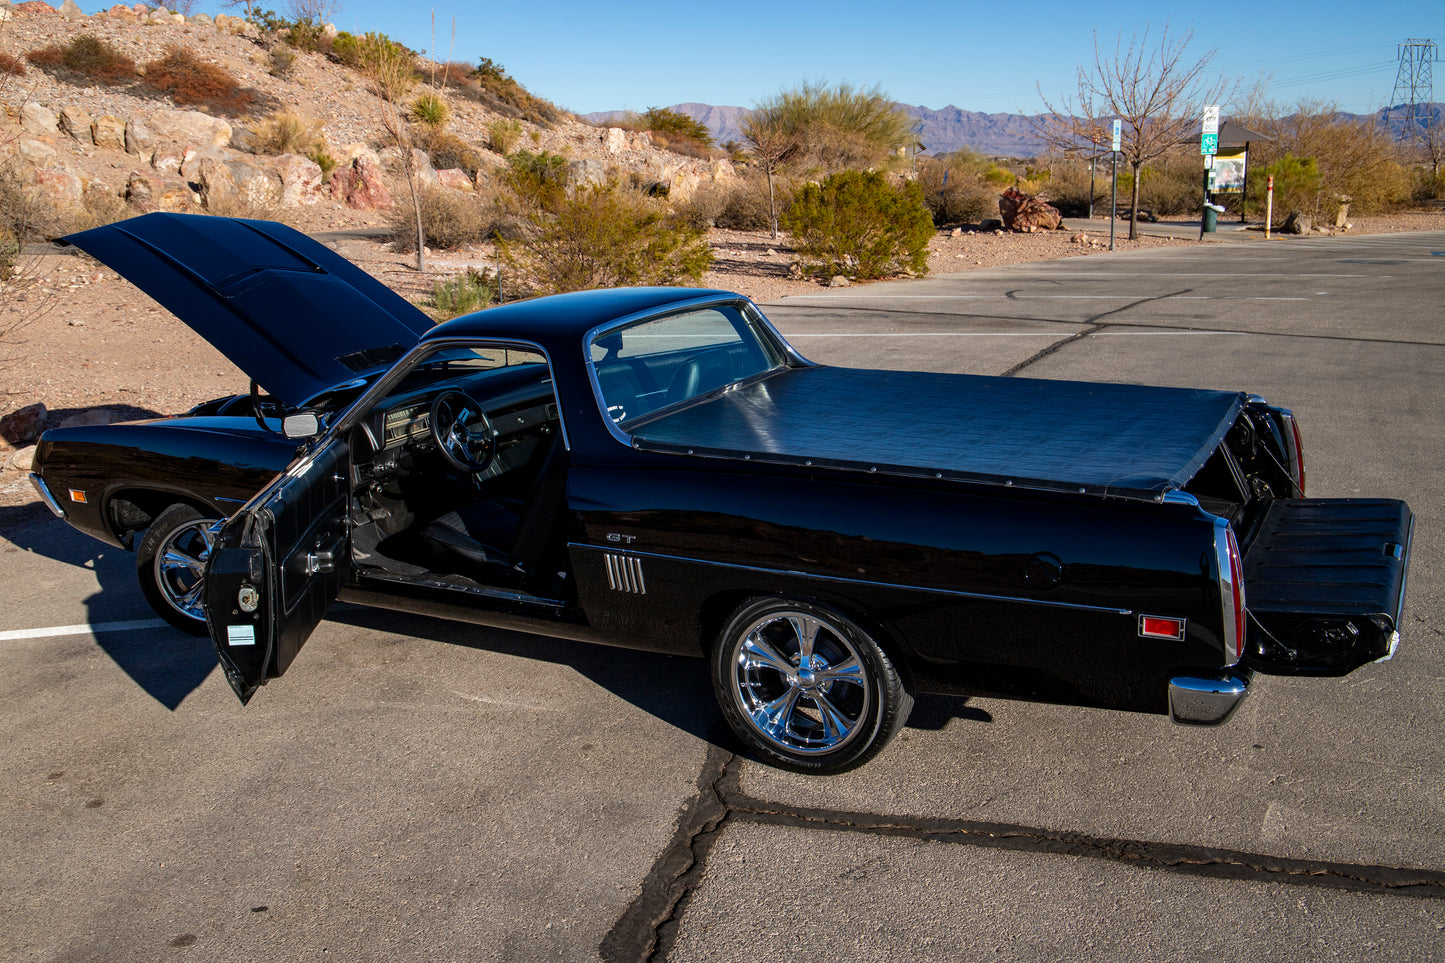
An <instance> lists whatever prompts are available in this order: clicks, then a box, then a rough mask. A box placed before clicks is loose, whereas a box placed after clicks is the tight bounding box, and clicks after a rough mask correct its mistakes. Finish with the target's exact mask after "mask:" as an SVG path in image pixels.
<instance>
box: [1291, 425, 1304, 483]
mask: <svg viewBox="0 0 1445 963" xmlns="http://www.w3.org/2000/svg"><path fill="white" fill-rule="evenodd" d="M1289 433H1290V439H1291V441H1292V442H1293V443H1294V455H1293V458H1292V460H1293V461H1294V473H1295V479H1296V480H1297V481H1298V483H1299V497H1300V498H1304V497H1305V446H1304V444H1303V442H1301V441H1300V436H1299V421H1298V420H1297V419H1296V418H1295V417H1294V416H1293V415H1290V419H1289Z"/></svg>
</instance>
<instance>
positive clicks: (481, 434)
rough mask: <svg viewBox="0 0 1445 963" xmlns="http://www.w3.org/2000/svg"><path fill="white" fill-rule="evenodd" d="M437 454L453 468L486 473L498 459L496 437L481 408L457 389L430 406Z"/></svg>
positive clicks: (432, 433) (444, 392)
mask: <svg viewBox="0 0 1445 963" xmlns="http://www.w3.org/2000/svg"><path fill="white" fill-rule="evenodd" d="M428 426H429V427H430V429H431V435H432V439H433V440H435V441H436V443H437V450H438V451H440V452H441V453H442V457H443V458H445V459H446V460H447V461H448V462H449V463H450V464H451V465H452V466H453V467H454V468H457V469H460V470H461V471H467V472H479V471H485V470H486V468H487V466H488V465H490V464H491V463H492V459H493V458H495V457H496V456H497V433H496V432H495V431H494V430H493V429H492V423H491V421H490V420H489V419H488V418H487V413H486V412H485V411H483V410H482V406H481V405H479V404H477V403H476V402H475V401H473V400H472V399H471V397H469V396H468V395H467V394H466V393H465V392H462V391H457V390H456V389H455V388H453V389H449V390H447V391H443V392H442V393H441V394H439V395H437V396H436V399H435V400H434V401H432V403H431V421H430V422H429V423H428Z"/></svg>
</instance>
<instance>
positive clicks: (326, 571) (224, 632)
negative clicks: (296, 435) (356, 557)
mask: <svg viewBox="0 0 1445 963" xmlns="http://www.w3.org/2000/svg"><path fill="white" fill-rule="evenodd" d="M349 460H350V452H349V449H348V448H347V446H346V445H345V444H344V443H343V442H341V441H340V440H336V439H333V440H331V441H330V442H328V443H326V444H325V445H323V446H322V447H321V448H319V449H317V450H316V451H315V452H312V453H311V454H310V455H308V456H306V457H305V458H303V459H302V460H300V461H298V462H296V463H295V464H294V465H292V466H291V467H290V468H289V469H287V471H286V472H285V473H284V474H283V475H282V476H281V477H279V478H277V479H276V480H275V481H274V482H272V483H271V485H270V487H268V488H267V489H265V490H264V491H262V492H261V494H259V495H258V496H256V498H254V499H252V501H251V502H250V504H249V505H247V506H246V508H245V509H243V510H242V511H241V512H239V513H237V514H236V515H235V516H234V517H232V518H231V520H230V521H229V522H227V523H226V526H225V528H223V529H222V531H221V534H220V538H219V539H218V541H217V545H216V548H215V550H214V551H213V553H212V555H211V562H210V563H209V565H208V566H207V569H206V589H205V595H206V621H207V624H208V626H209V627H210V630H211V641H212V642H213V643H214V644H215V646H216V654H217V656H218V657H219V658H220V661H221V667H222V668H223V669H224V670H225V672H226V679H227V681H228V682H230V684H231V688H232V689H234V690H235V692H236V695H237V696H239V697H240V699H241V702H242V703H245V702H248V701H249V700H250V698H251V696H252V695H254V694H255V692H256V690H257V689H258V688H259V687H260V686H262V685H264V684H265V683H266V680H267V679H268V678H275V677H277V676H280V675H281V674H282V673H283V672H285V671H286V669H287V668H289V667H290V665H291V662H292V660H294V659H295V658H296V653H297V652H299V651H300V650H301V646H302V645H303V644H305V642H306V639H307V638H308V637H309V636H310V635H311V633H312V631H314V630H315V628H316V626H317V625H318V624H319V623H320V621H321V619H322V618H323V617H324V616H325V615H326V610H327V609H328V608H329V607H330V605H331V602H332V601H333V600H334V599H335V598H336V593H337V592H338V591H339V590H340V588H341V585H342V584H343V583H344V582H345V580H346V577H347V575H348V573H349V572H350V569H351V541H350V537H349V531H348V527H347V525H348V518H347V516H348V506H349V504H350V482H349V471H348V468H349Z"/></svg>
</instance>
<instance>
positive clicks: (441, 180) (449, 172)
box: [437, 167, 476, 192]
mask: <svg viewBox="0 0 1445 963" xmlns="http://www.w3.org/2000/svg"><path fill="white" fill-rule="evenodd" d="M437 183H438V184H440V185H441V186H442V187H446V188H450V189H451V190H454V191H469V192H470V191H474V190H476V187H475V186H473V184H472V179H471V178H470V177H468V176H467V172H466V171H464V170H462V169H461V168H460V167H450V168H448V169H446V170H444V171H437Z"/></svg>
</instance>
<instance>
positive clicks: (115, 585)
mask: <svg viewBox="0 0 1445 963" xmlns="http://www.w3.org/2000/svg"><path fill="white" fill-rule="evenodd" d="M0 538H3V540H4V541H3V542H0V546H3V547H0V551H4V552H10V551H19V552H28V553H33V554H35V555H39V556H42V557H44V558H49V559H53V560H54V561H56V562H59V563H61V564H63V565H66V566H70V567H72V568H79V569H87V570H89V571H91V572H93V573H94V575H95V583H96V584H97V585H98V586H99V587H100V591H98V592H92V593H91V594H90V595H89V596H88V597H86V598H85V599H84V600H83V603H82V604H84V606H85V612H86V615H85V618H84V622H85V624H87V625H92V626H100V625H104V624H105V623H108V622H130V621H144V622H151V621H154V620H155V613H154V612H152V611H151V609H150V606H148V605H146V603H145V601H144V600H143V599H142V598H141V594H140V589H139V588H138V587H137V585H136V578H135V555H133V554H132V553H130V552H127V551H126V550H125V549H123V548H117V547H115V546H113V545H106V544H105V543H104V542H99V541H96V540H95V539H93V538H90V537H89V536H87V535H83V534H81V533H80V532H77V531H75V530H74V529H72V528H70V527H69V526H68V525H66V524H65V523H64V522H62V521H60V520H59V519H58V518H56V517H55V516H53V515H51V514H50V512H49V510H48V509H46V508H45V507H44V506H43V505H40V504H38V503H30V504H27V505H15V506H12V505H7V506H3V507H0ZM6 575H7V576H8V577H16V576H14V575H12V574H11V573H10V572H9V571H8V568H7V570H6ZM63 610H64V609H63V607H62V611H63ZM69 621H72V622H73V621H76V620H75V619H74V617H73V616H72V618H71V619H70V620H69ZM4 627H5V628H27V629H28V628H43V627H44V626H41V625H35V624H33V623H32V624H29V625H20V624H13V625H12V624H9V623H8V622H7V623H6V624H5V625H4ZM95 642H96V645H98V646H99V647H100V649H101V651H103V652H105V654H106V655H108V656H110V658H111V660H112V661H114V662H115V664H116V665H117V666H118V667H120V669H121V671H123V672H125V674H126V675H128V676H129V677H130V678H131V679H132V681H134V682H135V684H136V685H138V686H140V687H141V688H142V689H144V690H145V692H146V694H148V695H149V696H150V697H151V698H153V699H155V700H156V701H157V702H159V703H160V704H161V705H163V706H165V707H166V708H167V709H170V710H172V711H174V710H175V709H176V708H177V707H178V706H179V705H180V704H181V702H183V701H184V700H185V698H186V696H188V695H190V694H191V693H192V692H193V691H195V689H196V687H197V686H199V685H200V684H201V683H202V682H203V681H205V678H206V676H208V675H210V674H211V671H212V670H213V669H214V668H215V667H216V653H215V650H214V649H212V648H211V643H210V640H209V639H205V638H197V637H195V636H191V635H186V634H185V633H184V632H181V631H180V630H178V629H173V628H171V627H170V626H168V625H166V626H153V627H149V628H139V629H123V630H119V631H100V632H96V633H95Z"/></svg>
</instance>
